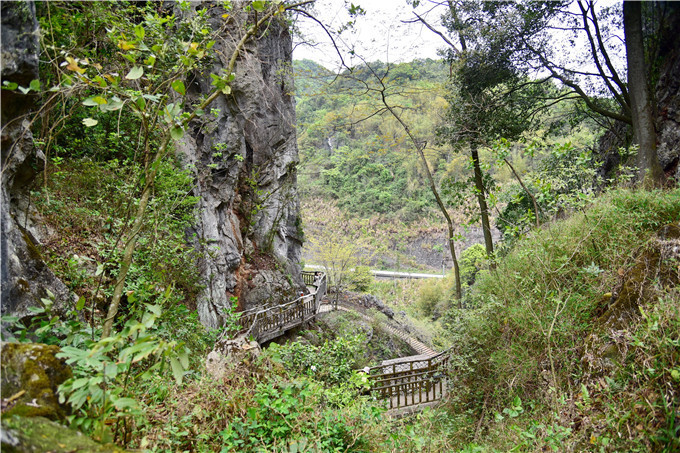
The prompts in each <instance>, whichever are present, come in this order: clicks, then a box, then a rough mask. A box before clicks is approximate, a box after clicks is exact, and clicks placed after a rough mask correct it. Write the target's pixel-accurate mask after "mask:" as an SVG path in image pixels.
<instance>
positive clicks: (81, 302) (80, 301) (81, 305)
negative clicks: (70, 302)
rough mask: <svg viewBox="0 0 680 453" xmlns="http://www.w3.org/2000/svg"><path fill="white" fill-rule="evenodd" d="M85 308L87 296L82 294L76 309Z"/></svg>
mask: <svg viewBox="0 0 680 453" xmlns="http://www.w3.org/2000/svg"><path fill="white" fill-rule="evenodd" d="M83 308H85V298H84V297H83V296H80V298H79V299H78V302H77V303H76V310H78V311H80V310H82V309H83Z"/></svg>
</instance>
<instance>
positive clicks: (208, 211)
mask: <svg viewBox="0 0 680 453" xmlns="http://www.w3.org/2000/svg"><path fill="white" fill-rule="evenodd" d="M170 7H172V6H170ZM199 8H207V10H208V11H209V13H208V14H210V22H211V25H212V26H213V27H214V29H215V30H220V35H219V38H218V40H217V42H216V44H215V46H214V47H213V48H212V51H213V52H214V58H213V67H212V68H208V70H204V71H203V72H198V71H197V72H196V73H193V74H187V76H186V80H185V85H186V86H187V93H188V95H189V100H190V101H195V100H198V99H199V98H201V97H202V96H204V95H205V94H206V93H208V92H210V91H211V90H212V88H213V87H212V86H211V81H212V79H211V77H210V73H213V74H220V72H221V71H222V70H223V69H224V68H226V67H227V66H228V61H229V59H230V57H231V55H232V53H233V51H234V49H235V48H236V43H237V42H238V41H239V40H240V39H241V38H242V37H243V35H244V33H245V29H246V27H245V26H244V24H245V23H246V22H247V19H252V17H250V18H249V16H247V14H253V15H255V14H256V12H255V11H250V12H246V11H244V10H243V8H242V5H240V4H237V3H236V2H234V6H233V9H231V10H230V11H229V12H228V14H227V12H225V10H224V9H223V8H222V6H221V3H220V2H211V1H204V2H193V3H191V10H190V11H189V12H183V11H180V9H179V8H176V10H175V13H176V14H178V15H181V14H192V13H195V11H196V10H197V9H199ZM250 22H251V23H252V20H251V21H250ZM262 28H263V29H262V30H259V31H258V33H257V34H256V36H255V37H254V38H253V39H250V40H249V41H248V44H247V45H246V47H245V49H244V50H242V51H241V52H240V54H239V56H238V60H237V65H236V68H235V80H234V81H233V82H232V84H231V88H232V91H231V93H230V94H228V95H224V96H221V97H220V98H219V99H217V100H216V101H215V102H214V103H213V104H212V105H211V106H210V111H209V112H205V115H203V116H201V117H200V118H199V119H197V120H196V121H194V122H193V123H191V124H190V125H189V131H188V133H187V134H186V135H185V137H184V139H183V142H182V143H179V144H178V145H177V146H176V149H177V152H178V153H179V154H180V155H181V156H183V158H184V162H185V164H186V165H187V167H188V168H192V169H194V176H195V179H196V186H195V189H194V193H193V195H194V196H196V197H198V198H199V199H200V201H199V206H198V209H197V212H198V218H197V219H196V224H195V227H194V228H193V231H190V232H188V233H189V234H188V235H187V240H188V241H189V242H191V243H192V244H193V245H194V247H195V248H196V249H197V251H198V253H197V256H198V257H199V258H198V266H199V270H200V274H201V276H202V282H201V283H202V284H203V285H204V286H205V291H204V292H203V294H202V295H201V296H200V298H199V300H198V303H197V309H198V313H199V317H200V319H201V321H202V322H203V323H204V324H205V325H206V326H209V327H218V326H220V325H222V324H223V322H224V319H225V312H226V311H227V310H228V309H229V308H230V307H231V306H232V305H233V304H234V302H235V301H238V305H239V306H240V308H242V309H246V308H252V307H256V306H262V305H267V304H269V303H281V302H282V301H284V300H285V299H286V298H288V297H292V296H293V295H294V294H295V293H298V292H300V291H306V288H305V286H304V284H303V282H302V280H301V276H300V269H299V265H298V263H299V261H300V248H301V244H302V232H301V229H300V216H299V202H298V196H297V176H296V166H297V163H298V152H297V143H296V135H295V126H294V124H295V105H294V98H293V97H292V96H291V94H292V91H293V78H292V72H291V70H290V67H291V55H292V41H291V36H290V34H289V32H288V25H287V24H286V23H285V20H284V19H278V18H277V19H276V20H275V21H274V22H273V23H271V24H269V25H267V26H266V27H265V26H263V27H262ZM2 41H3V47H2V80H3V81H9V82H15V83H17V84H19V85H20V86H24V87H25V86H28V85H29V83H30V81H31V80H34V79H37V78H38V51H39V49H38V39H37V22H36V19H35V8H34V5H33V4H32V3H31V2H3V3H2ZM203 69H206V68H203ZM34 101H35V99H30V97H27V96H25V95H17V94H15V93H13V92H12V91H7V90H5V91H3V96H2V124H3V129H2V311H3V313H6V312H11V313H14V314H20V315H21V314H24V312H25V308H26V307H28V306H30V305H36V304H38V303H39V300H40V298H43V297H46V295H47V294H48V293H47V290H49V291H50V292H51V293H54V294H55V295H56V296H57V299H60V300H67V299H68V294H69V293H68V290H67V288H66V287H65V286H64V285H63V284H62V283H61V282H60V281H59V280H58V279H57V278H56V277H55V276H54V274H53V273H52V272H51V271H50V269H49V268H48V267H47V265H45V263H44V262H43V261H42V259H41V256H40V242H39V239H40V237H39V236H40V235H39V234H38V228H35V227H34V225H33V222H34V219H35V217H34V216H33V213H31V212H30V199H29V196H28V195H29V191H28V189H29V187H30V185H31V184H32V183H33V181H34V179H35V176H36V170H40V169H41V168H42V167H43V165H44V164H43V163H42V161H41V160H40V159H41V157H40V156H41V155H42V154H41V153H40V152H39V151H37V150H36V149H35V148H34V147H33V144H32V136H31V134H30V129H29V119H30V118H29V117H28V115H27V114H28V113H29V112H30V110H31V106H32V105H33V104H34ZM38 226H39V225H38ZM58 306H59V304H57V305H56V306H55V307H57V308H58Z"/></svg>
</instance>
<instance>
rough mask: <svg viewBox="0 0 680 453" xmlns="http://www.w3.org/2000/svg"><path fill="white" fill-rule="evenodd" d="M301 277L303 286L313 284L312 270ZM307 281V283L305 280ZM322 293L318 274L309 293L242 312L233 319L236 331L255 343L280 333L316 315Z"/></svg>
mask: <svg viewBox="0 0 680 453" xmlns="http://www.w3.org/2000/svg"><path fill="white" fill-rule="evenodd" d="M309 274H311V277H310V275H309ZM302 278H303V281H304V282H305V284H306V285H313V284H314V283H315V275H314V272H303V273H302ZM308 280H309V281H310V283H307V281H308ZM325 294H326V275H325V274H321V275H320V276H319V278H317V279H316V290H315V291H314V292H312V293H311V294H308V295H303V296H300V297H298V298H297V299H295V300H293V301H292V302H288V303H285V304H282V305H275V306H272V307H267V308H264V309H256V310H248V311H244V312H242V313H241V316H240V317H239V319H238V320H237V321H236V323H237V325H238V326H239V327H240V329H239V331H238V332H237V334H239V335H246V336H252V337H253V338H254V339H255V340H256V341H257V342H258V343H264V342H265V341H269V340H271V339H273V338H276V337H278V336H280V335H283V334H284V333H285V332H286V331H287V330H290V329H292V328H294V327H296V326H298V325H300V324H302V323H304V322H307V321H309V320H311V319H312V318H313V317H314V316H316V314H317V313H318V311H319V305H320V304H321V299H322V298H323V296H324V295H325Z"/></svg>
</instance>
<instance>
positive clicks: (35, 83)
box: [28, 79, 40, 91]
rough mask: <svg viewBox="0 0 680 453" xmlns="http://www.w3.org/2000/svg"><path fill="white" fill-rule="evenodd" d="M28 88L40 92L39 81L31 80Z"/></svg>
mask: <svg viewBox="0 0 680 453" xmlns="http://www.w3.org/2000/svg"><path fill="white" fill-rule="evenodd" d="M28 87H29V88H30V89H31V90H33V91H40V80H38V79H35V80H31V83H30V84H29V85H28Z"/></svg>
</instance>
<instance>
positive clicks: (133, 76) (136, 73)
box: [125, 66, 144, 80]
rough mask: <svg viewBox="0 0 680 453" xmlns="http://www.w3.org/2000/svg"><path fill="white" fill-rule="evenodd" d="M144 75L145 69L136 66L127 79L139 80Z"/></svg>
mask: <svg viewBox="0 0 680 453" xmlns="http://www.w3.org/2000/svg"><path fill="white" fill-rule="evenodd" d="M143 75H144V68H142V67H141V66H135V67H133V68H132V69H131V70H130V72H128V74H127V75H126V76H125V78H126V79H128V80H137V79H138V78H140V77H141V76H143Z"/></svg>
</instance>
